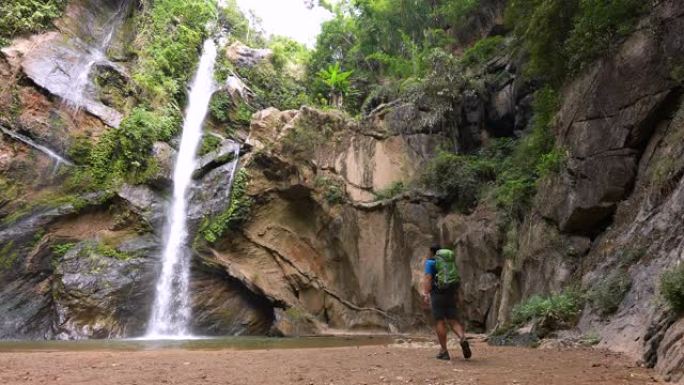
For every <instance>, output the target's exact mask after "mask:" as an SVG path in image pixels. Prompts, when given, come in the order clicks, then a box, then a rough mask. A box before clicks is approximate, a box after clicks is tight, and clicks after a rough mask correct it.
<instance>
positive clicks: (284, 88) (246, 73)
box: [237, 62, 309, 116]
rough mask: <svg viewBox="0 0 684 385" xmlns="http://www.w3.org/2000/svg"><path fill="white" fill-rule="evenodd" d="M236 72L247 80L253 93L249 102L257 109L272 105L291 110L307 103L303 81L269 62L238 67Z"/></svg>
mask: <svg viewBox="0 0 684 385" xmlns="http://www.w3.org/2000/svg"><path fill="white" fill-rule="evenodd" d="M237 73H238V74H239V75H240V77H241V78H243V79H248V80H249V86H250V88H251V89H252V91H254V93H255V100H254V103H251V104H252V105H253V106H254V107H255V108H257V109H259V108H266V107H271V106H272V107H275V108H277V109H279V110H292V109H299V108H300V107H301V106H303V105H306V104H308V103H309V97H308V94H307V91H306V87H305V85H304V82H303V81H302V80H300V79H298V78H297V77H296V76H293V75H292V74H291V73H289V72H288V71H278V70H276V68H275V66H274V65H273V64H272V63H270V62H267V63H262V64H259V65H257V66H254V67H252V68H247V67H240V68H238V69H237ZM243 116H244V115H243Z"/></svg>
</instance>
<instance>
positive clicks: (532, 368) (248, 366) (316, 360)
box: [0, 342, 657, 385]
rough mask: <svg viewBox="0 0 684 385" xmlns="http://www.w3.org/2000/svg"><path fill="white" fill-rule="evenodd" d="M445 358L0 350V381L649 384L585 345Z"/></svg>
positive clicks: (101, 384) (349, 351)
mask: <svg viewBox="0 0 684 385" xmlns="http://www.w3.org/2000/svg"><path fill="white" fill-rule="evenodd" d="M473 352H474V356H473V359H471V360H470V361H464V360H463V359H461V358H460V351H452V356H458V358H457V359H453V360H452V361H450V362H444V361H437V360H435V359H434V358H433V356H434V354H435V349H434V348H433V347H424V346H418V347H417V346H411V347H406V346H400V345H392V346H367V347H345V348H328V349H281V350H252V351H244V350H242V351H238V350H217V351H206V350H204V351H194V350H190V351H188V350H157V351H133V352H121V351H118V352H107V351H89V352H28V353H0V384H13V385H14V384H54V385H62V384H64V385H75V384H98V385H109V384H126V385H133V384H139V385H149V384H184V385H194V384H203V385H204V384H236V385H237V384H259V385H271V384H306V385H308V384H316V385H318V384H325V385H329V384H422V385H428V384H431V385H447V384H453V385H457V384H473V385H506V384H514V385H523V384H531V385H532V384H533V385H574V384H587V385H589V384H591V385H601V384H605V385H620V384H652V383H656V382H657V380H656V379H655V378H654V377H653V376H654V375H653V373H652V371H650V370H647V369H642V368H635V367H633V366H631V365H629V361H627V360H626V359H625V358H624V357H621V356H619V355H616V354H613V353H608V352H603V351H598V350H592V349H572V350H539V349H524V348H499V347H490V346H487V345H486V344H484V343H481V342H475V343H474V344H473Z"/></svg>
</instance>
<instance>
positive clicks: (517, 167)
mask: <svg viewBox="0 0 684 385" xmlns="http://www.w3.org/2000/svg"><path fill="white" fill-rule="evenodd" d="M533 110H534V116H533V120H532V129H531V132H530V133H529V134H527V135H526V136H524V137H522V138H521V139H520V140H519V141H518V143H517V146H516V147H515V150H514V151H513V154H512V155H511V156H510V157H509V158H507V159H505V160H504V162H503V164H502V171H501V172H500V173H499V174H498V175H497V180H496V187H495V189H494V199H495V201H496V203H497V205H498V206H499V208H501V209H503V210H504V211H505V212H507V213H508V214H509V215H511V216H513V217H520V216H522V214H523V212H524V211H525V210H526V209H527V208H528V207H529V205H530V204H531V199H532V197H533V196H534V192H535V190H536V185H537V180H538V179H539V178H540V177H541V176H545V175H549V174H550V173H552V172H556V171H558V170H560V168H561V166H562V164H563V163H564V155H562V152H561V151H560V150H557V149H554V137H553V134H552V132H551V125H552V122H553V118H554V116H555V114H556V111H557V110H558V94H557V93H556V92H555V91H554V90H553V89H551V88H549V87H546V88H543V89H541V90H539V91H537V93H536V94H535V99H534V105H533Z"/></svg>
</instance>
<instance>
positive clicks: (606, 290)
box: [588, 269, 632, 316]
mask: <svg viewBox="0 0 684 385" xmlns="http://www.w3.org/2000/svg"><path fill="white" fill-rule="evenodd" d="M631 287H632V278H631V277H630V276H629V274H628V273H627V272H626V271H625V270H623V269H618V270H616V271H614V272H613V273H611V274H609V275H608V276H607V277H606V278H605V279H604V280H602V281H600V282H599V283H598V284H596V285H594V286H593V287H592V289H591V290H590V291H589V297H588V299H589V301H590V302H591V303H592V304H593V305H594V307H595V308H596V309H597V310H598V311H599V313H600V314H601V315H602V316H607V315H610V314H613V313H615V311H617V309H618V307H619V306H620V303H621V302H622V299H623V298H624V297H625V295H626V294H627V292H628V291H629V289H630V288H631Z"/></svg>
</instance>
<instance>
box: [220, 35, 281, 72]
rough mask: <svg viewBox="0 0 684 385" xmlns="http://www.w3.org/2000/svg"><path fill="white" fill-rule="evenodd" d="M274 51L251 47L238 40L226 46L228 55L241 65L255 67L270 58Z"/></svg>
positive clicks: (232, 60) (229, 58)
mask: <svg viewBox="0 0 684 385" xmlns="http://www.w3.org/2000/svg"><path fill="white" fill-rule="evenodd" d="M271 56H273V51H271V50H270V49H267V48H251V47H248V46H246V45H245V44H243V43H242V42H239V41H236V42H234V43H233V44H231V45H230V46H229V47H228V48H226V57H227V58H228V60H230V61H231V63H233V64H235V65H237V66H239V67H254V66H256V65H258V64H259V63H261V62H262V61H264V60H269V59H270V58H271Z"/></svg>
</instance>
